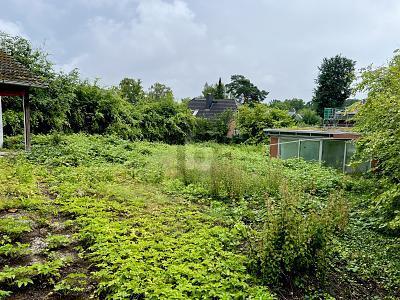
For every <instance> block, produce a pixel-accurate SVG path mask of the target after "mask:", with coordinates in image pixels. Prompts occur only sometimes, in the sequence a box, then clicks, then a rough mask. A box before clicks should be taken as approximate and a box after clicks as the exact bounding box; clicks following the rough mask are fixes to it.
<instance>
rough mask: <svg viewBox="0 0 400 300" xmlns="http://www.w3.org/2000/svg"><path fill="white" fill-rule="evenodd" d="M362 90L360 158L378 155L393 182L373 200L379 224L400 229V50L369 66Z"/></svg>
mask: <svg viewBox="0 0 400 300" xmlns="http://www.w3.org/2000/svg"><path fill="white" fill-rule="evenodd" d="M359 90H361V91H363V92H367V93H368V97H367V101H366V103H365V105H363V106H361V107H360V110H359V113H358V114H357V115H356V129H357V130H358V131H359V132H361V133H362V137H361V138H360V139H359V140H358V141H357V147H358V154H359V158H360V159H364V160H369V159H371V158H373V159H375V160H376V161H377V163H378V168H377V170H376V171H377V174H378V175H383V176H384V177H385V178H386V179H388V180H389V182H391V184H393V186H392V187H391V186H390V184H389V185H388V184H385V186H384V187H383V190H387V191H385V192H384V193H383V194H382V195H381V196H379V197H378V198H377V199H376V201H373V202H372V203H371V211H372V212H373V215H375V217H376V219H377V220H379V222H378V224H377V225H378V226H379V227H380V228H382V229H387V230H389V231H391V232H394V233H397V234H399V233H400V194H399V185H400V157H399V153H400V126H399V124H400V111H399V107H400V52H399V51H397V52H396V53H395V56H394V57H393V59H392V60H391V61H390V62H389V64H388V65H387V66H382V67H380V68H377V69H372V68H369V69H367V70H365V71H364V72H363V73H362V82H361V83H360V85H359Z"/></svg>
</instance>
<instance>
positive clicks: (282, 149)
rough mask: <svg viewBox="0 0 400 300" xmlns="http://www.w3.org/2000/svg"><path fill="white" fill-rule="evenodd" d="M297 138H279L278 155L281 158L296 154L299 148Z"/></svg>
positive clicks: (295, 155) (291, 156)
mask: <svg viewBox="0 0 400 300" xmlns="http://www.w3.org/2000/svg"><path fill="white" fill-rule="evenodd" d="M298 141H299V140H298V139H284V138H280V139H279V157H280V158H282V159H287V158H293V157H297V156H298V149H299V142H298Z"/></svg>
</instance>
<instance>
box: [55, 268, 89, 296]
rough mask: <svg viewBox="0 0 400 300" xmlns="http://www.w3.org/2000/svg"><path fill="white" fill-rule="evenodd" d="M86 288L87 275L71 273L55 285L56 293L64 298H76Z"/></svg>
mask: <svg viewBox="0 0 400 300" xmlns="http://www.w3.org/2000/svg"><path fill="white" fill-rule="evenodd" d="M86 286H87V276H86V274H83V273H70V274H68V275H67V276H65V278H63V279H62V280H61V281H59V282H57V283H56V284H55V285H54V292H56V293H58V294H60V295H63V296H75V295H79V294H80V293H82V292H84V291H85V289H86Z"/></svg>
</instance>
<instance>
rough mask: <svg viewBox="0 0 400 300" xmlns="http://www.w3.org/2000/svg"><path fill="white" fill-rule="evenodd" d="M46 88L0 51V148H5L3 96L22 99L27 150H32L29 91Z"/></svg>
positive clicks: (23, 67) (26, 70) (25, 69)
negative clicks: (33, 88)
mask: <svg viewBox="0 0 400 300" xmlns="http://www.w3.org/2000/svg"><path fill="white" fill-rule="evenodd" d="M31 87H45V85H44V84H43V83H42V81H41V80H40V79H39V78H38V77H37V76H35V75H33V74H32V73H31V72H30V71H29V70H28V69H27V68H26V67H25V66H23V65H22V64H21V63H19V62H18V61H16V60H15V59H14V58H13V57H12V56H10V55H8V54H6V53H4V52H2V51H1V50H0V148H1V147H2V146H3V145H2V144H3V124H2V120H1V117H2V111H1V109H2V108H1V97H2V96H18V97H22V107H23V111H24V142H25V149H26V150H30V148H31V132H30V128H31V126H30V124H31V122H30V114H31V113H30V112H31V110H30V103H29V89H30V88H31Z"/></svg>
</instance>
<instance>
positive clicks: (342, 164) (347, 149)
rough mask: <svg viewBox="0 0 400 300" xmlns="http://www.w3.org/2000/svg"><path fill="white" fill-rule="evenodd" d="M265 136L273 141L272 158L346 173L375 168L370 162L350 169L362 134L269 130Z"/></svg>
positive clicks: (339, 131) (271, 147)
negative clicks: (315, 165) (298, 159)
mask: <svg viewBox="0 0 400 300" xmlns="http://www.w3.org/2000/svg"><path fill="white" fill-rule="evenodd" d="M265 133H266V134H267V135H268V136H269V137H270V147H269V150H270V157H276V158H281V159H288V158H303V159H304V160H307V161H316V162H319V163H322V164H324V165H326V166H329V167H333V168H336V169H340V170H342V171H343V172H345V173H355V172H365V171H367V170H368V169H370V167H371V164H370V162H367V163H362V164H360V165H358V166H356V167H354V166H350V162H351V158H352V156H353V155H354V153H355V145H354V141H355V140H356V139H358V138H359V137H360V135H359V134H358V133H354V132H350V131H341V130H338V129H334V130H308V129H299V130H297V129H266V130H265Z"/></svg>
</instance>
